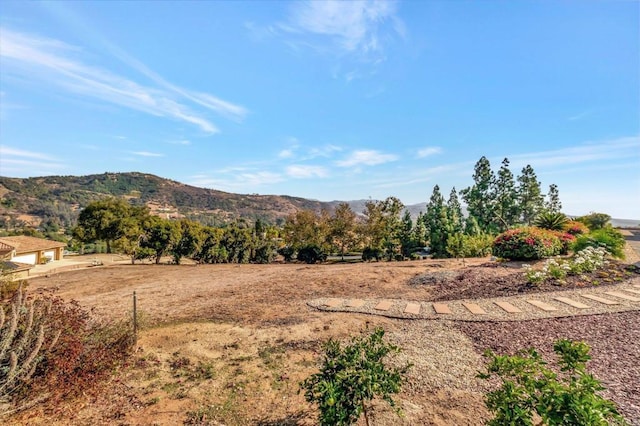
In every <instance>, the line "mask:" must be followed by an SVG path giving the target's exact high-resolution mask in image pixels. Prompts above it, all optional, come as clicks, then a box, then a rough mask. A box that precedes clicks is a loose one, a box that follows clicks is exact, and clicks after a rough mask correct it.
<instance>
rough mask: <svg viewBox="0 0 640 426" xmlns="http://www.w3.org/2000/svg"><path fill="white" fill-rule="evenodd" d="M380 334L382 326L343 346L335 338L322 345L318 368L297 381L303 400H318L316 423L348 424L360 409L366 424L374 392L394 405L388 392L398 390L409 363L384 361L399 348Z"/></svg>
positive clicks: (354, 418)
mask: <svg viewBox="0 0 640 426" xmlns="http://www.w3.org/2000/svg"><path fill="white" fill-rule="evenodd" d="M383 337H384V330H383V329H382V328H376V330H375V331H374V332H373V333H372V334H371V335H369V336H361V337H354V338H352V339H351V344H349V345H346V346H342V345H341V344H340V342H337V341H335V340H329V341H328V342H326V343H325V344H324V345H323V348H324V356H323V359H322V367H321V369H320V372H319V373H316V374H313V375H312V376H310V377H308V378H307V379H305V380H304V381H303V382H301V383H300V386H301V390H304V391H305V398H306V400H307V401H308V402H312V403H316V404H318V408H319V409H320V415H319V423H320V425H323V426H325V425H332V426H333V425H351V424H354V423H355V422H357V421H358V419H359V418H360V415H361V414H363V413H364V416H365V421H366V424H367V425H369V418H368V416H367V405H366V404H367V402H368V401H370V400H372V399H373V398H375V397H376V396H380V397H382V399H384V400H385V401H387V402H388V403H389V404H390V405H391V406H392V407H394V408H395V402H394V400H393V398H392V397H391V396H392V395H393V394H395V393H398V392H400V387H401V385H402V381H403V379H404V375H405V374H406V372H407V371H408V369H409V368H410V365H405V366H402V367H389V366H388V365H386V364H385V362H384V361H385V358H386V357H387V356H388V355H390V354H392V353H394V352H399V351H400V349H399V348H398V347H396V346H394V345H392V344H389V343H386V342H384V340H383ZM396 411H397V412H398V413H400V411H399V410H398V409H396Z"/></svg>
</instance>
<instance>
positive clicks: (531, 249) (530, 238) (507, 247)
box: [492, 227, 562, 260]
mask: <svg viewBox="0 0 640 426" xmlns="http://www.w3.org/2000/svg"><path fill="white" fill-rule="evenodd" d="M492 252H493V255H494V256H497V257H501V258H504V259H512V260H532V259H542V258H544V257H550V256H556V255H558V254H560V253H561V252H562V242H561V241H560V239H559V238H558V236H557V235H555V233H554V232H553V231H548V230H546V229H541V228H536V227H524V228H517V229H510V230H508V231H506V232H503V233H502V234H500V235H498V236H497V237H496V239H495V240H494V241H493V248H492Z"/></svg>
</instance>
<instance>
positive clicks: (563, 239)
mask: <svg viewBox="0 0 640 426" xmlns="http://www.w3.org/2000/svg"><path fill="white" fill-rule="evenodd" d="M552 232H553V234H554V235H555V236H556V237H558V239H559V240H560V243H561V244H562V250H561V251H560V254H568V253H569V248H570V247H571V245H572V244H573V243H574V242H575V241H576V237H574V236H573V235H572V234H570V233H568V232H563V231H552Z"/></svg>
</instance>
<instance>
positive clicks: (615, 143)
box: [492, 136, 640, 169]
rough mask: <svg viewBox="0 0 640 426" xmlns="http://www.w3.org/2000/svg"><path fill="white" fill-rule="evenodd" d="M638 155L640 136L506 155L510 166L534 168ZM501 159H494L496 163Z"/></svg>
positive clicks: (639, 151) (639, 155)
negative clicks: (528, 165)
mask: <svg viewBox="0 0 640 426" xmlns="http://www.w3.org/2000/svg"><path fill="white" fill-rule="evenodd" d="M634 157H635V158H638V157H640V136H630V137H623V138H617V139H612V140H607V141H599V142H590V143H585V144H582V145H578V146H572V147H567V148H561V149H556V150H549V151H541V152H532V153H527V154H518V155H511V156H508V158H509V160H510V161H511V166H512V167H514V168H516V169H517V168H521V167H524V166H526V165H527V164H531V165H532V166H533V167H534V168H535V169H538V168H552V167H557V166H567V165H571V164H579V163H585V162H593V161H610V160H615V159H628V158H634ZM501 160H502V159H497V158H496V159H495V160H492V161H495V162H496V163H497V162H498V161H501Z"/></svg>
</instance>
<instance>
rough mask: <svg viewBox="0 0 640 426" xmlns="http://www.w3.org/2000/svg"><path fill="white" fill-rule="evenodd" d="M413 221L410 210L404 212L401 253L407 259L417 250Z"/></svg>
mask: <svg viewBox="0 0 640 426" xmlns="http://www.w3.org/2000/svg"><path fill="white" fill-rule="evenodd" d="M413 230H414V227H413V219H411V213H409V210H405V211H404V216H402V224H401V225H400V251H401V252H402V255H403V256H405V257H407V256H409V255H410V254H411V250H413V249H414V248H416V241H415V240H414V238H413V237H414V234H413Z"/></svg>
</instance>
